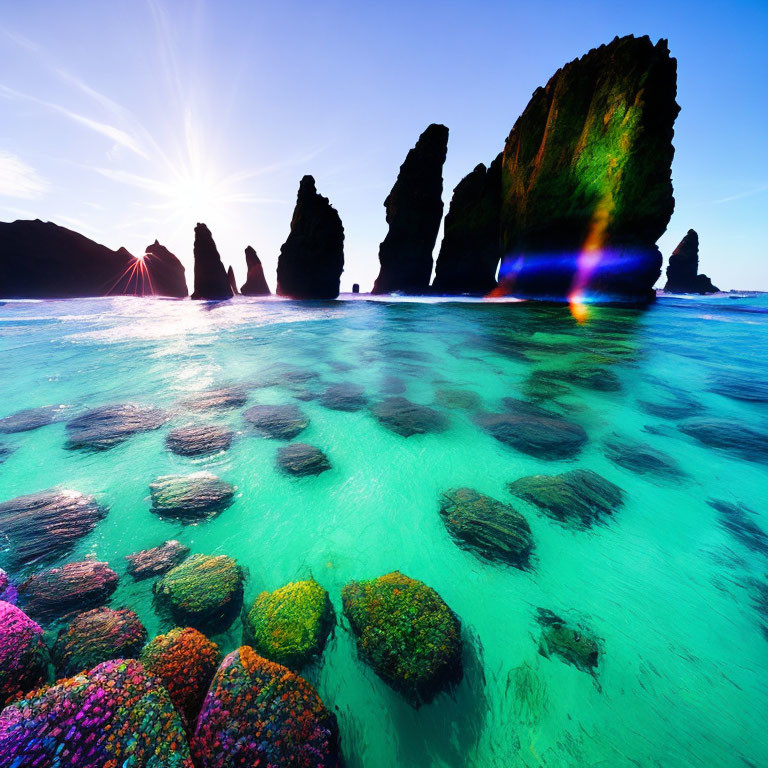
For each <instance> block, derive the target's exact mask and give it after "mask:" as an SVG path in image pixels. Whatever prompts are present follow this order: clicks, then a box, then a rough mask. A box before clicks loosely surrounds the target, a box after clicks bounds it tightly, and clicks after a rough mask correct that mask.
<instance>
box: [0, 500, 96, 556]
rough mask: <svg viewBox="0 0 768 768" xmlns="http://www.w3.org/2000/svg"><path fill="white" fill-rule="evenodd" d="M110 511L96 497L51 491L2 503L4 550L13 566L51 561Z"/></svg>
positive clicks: (0, 517) (0, 528) (0, 524)
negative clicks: (5, 547) (6, 545)
mask: <svg viewBox="0 0 768 768" xmlns="http://www.w3.org/2000/svg"><path fill="white" fill-rule="evenodd" d="M106 514H107V509H106V507H103V506H101V505H100V504H99V503H98V502H97V501H96V499H95V498H94V497H93V496H86V495H85V494H84V493H79V492H78V491H67V490H49V491H40V492H39V493H32V494H29V495H28V496H18V497H16V498H15V499H11V500H10V501H6V502H3V503H2V504H0V539H3V540H4V541H6V542H7V543H8V544H9V545H10V546H9V547H8V548H7V549H6V550H5V551H4V552H0V562H2V561H6V562H7V564H8V567H9V568H12V569H18V568H23V567H24V566H29V565H37V564H40V563H48V562H51V561H53V560H56V559H57V558H59V557H61V556H62V555H66V554H67V553H68V552H71V551H72V548H73V547H74V546H75V544H76V543H77V542H78V541H79V540H80V539H81V538H82V537H83V536H85V535H87V534H88V533H90V532H91V531H92V530H93V529H94V528H95V527H96V524H97V523H98V522H100V521H101V520H102V519H103V518H104V517H105V516H106Z"/></svg>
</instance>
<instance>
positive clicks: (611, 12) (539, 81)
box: [0, 0, 768, 290]
mask: <svg viewBox="0 0 768 768" xmlns="http://www.w3.org/2000/svg"><path fill="white" fill-rule="evenodd" d="M0 10H1V11H2V13H0V114H1V115H2V121H0V220H4V221H7V220H13V219H16V218H34V217H39V218H42V219H45V220H52V221H55V222H57V223H59V224H62V225H64V226H69V227H71V228H73V229H76V230H78V231H81V232H83V233H84V234H86V235H88V236H89V237H92V238H94V239H96V240H98V241H100V242H103V243H105V244H106V245H109V246H110V247H113V248H117V247H118V246H120V245H125V246H126V247H127V248H128V249H129V250H130V251H131V252H133V253H141V252H143V249H144V247H145V246H146V245H147V244H148V243H150V242H152V241H153V240H154V239H155V237H157V238H159V239H160V241H161V242H163V243H164V244H166V245H167V246H168V247H169V248H171V250H173V251H174V252H175V253H176V254H177V255H178V256H179V257H180V258H181V259H182V260H183V261H184V263H185V265H186V266H187V268H188V269H189V267H191V263H192V256H191V254H192V240H193V232H192V228H193V226H194V223H195V222H196V221H199V220H204V221H205V222H206V223H208V225H209V226H210V228H211V230H212V232H213V235H214V238H215V240H216V242H217V244H218V246H219V251H220V252H221V254H222V258H223V260H224V263H225V264H230V263H231V264H232V265H233V266H234V268H235V271H236V273H237V274H238V277H239V278H240V279H241V280H242V279H243V278H244V272H245V261H244V256H243V249H244V247H245V246H246V245H248V244H250V245H253V246H254V247H255V248H256V250H257V252H258V253H259V255H260V256H261V258H262V261H263V262H264V264H265V269H266V273H267V279H268V281H269V282H270V284H271V286H272V287H273V288H274V282H275V280H274V269H275V264H276V260H277V254H278V252H279V249H280V245H281V244H282V242H283V241H284V240H285V238H286V236H287V233H288V228H289V222H290V218H291V213H292V210H293V205H294V202H295V197H296V191H297V189H298V182H299V179H300V178H301V176H302V175H303V174H305V173H311V174H313V175H314V176H315V178H316V180H317V184H318V189H319V190H320V192H321V193H322V194H324V195H326V196H328V197H329V198H330V200H331V202H332V203H333V205H334V206H335V207H336V208H337V209H338V210H339V213H340V214H341V217H342V221H343V223H344V227H345V231H346V247H345V251H346V268H345V273H344V275H343V276H342V290H349V289H350V286H351V284H352V282H360V283H361V284H362V286H363V290H367V289H369V288H370V285H371V283H372V282H373V279H374V277H375V276H376V273H377V271H378V262H377V249H378V244H379V242H380V241H381V239H382V238H383V236H384V234H385V232H386V223H385V219H384V208H383V201H384V198H385V197H386V195H387V193H388V191H389V189H390V187H391V186H392V184H393V182H394V180H395V177H396V174H397V170H398V168H399V165H400V163H401V162H402V161H403V159H404V157H405V154H406V152H407V151H408V149H409V148H410V147H411V146H412V145H413V144H414V143H415V141H416V139H417V137H418V135H419V133H421V131H422V130H423V129H424V128H425V127H426V126H427V125H428V124H429V123H430V122H442V123H445V124H446V125H447V126H448V127H449V128H450V139H449V146H448V160H447V162H446V165H445V170H444V178H445V192H444V195H443V199H444V202H445V204H446V210H447V205H448V201H449V199H450V194H451V191H452V189H453V187H454V186H455V185H456V183H457V182H458V181H459V180H460V179H461V177H462V176H464V175H465V174H466V173H468V172H469V171H470V170H471V169H472V168H473V167H474V166H475V165H476V164H477V163H478V162H488V161H490V160H491V159H492V158H493V157H494V156H495V155H496V154H497V153H498V152H499V151H500V150H501V148H502V147H503V144H504V140H505V138H506V136H507V134H508V132H509V130H510V129H511V127H512V125H513V123H514V121H515V119H516V118H517V117H518V115H519V114H520V113H521V112H522V110H523V109H524V107H525V105H526V103H527V101H528V99H529V97H530V95H531V93H532V91H533V90H534V89H535V88H536V87H538V86H540V85H544V83H545V82H546V81H547V79H548V78H549V77H550V76H551V75H552V74H553V73H554V72H555V70H556V69H557V68H558V67H560V66H561V65H562V64H564V63H565V62H566V61H569V60H571V59H573V58H575V57H577V56H580V55H581V54H583V53H585V52H586V51H587V50H589V49H590V48H592V47H594V46H596V45H599V44H601V43H603V42H608V41H610V40H611V39H612V38H613V37H614V36H615V35H624V34H628V33H633V34H636V35H641V34H648V35H650V37H651V38H652V39H653V40H654V41H655V40H656V39H658V38H659V37H666V38H668V39H669V42H670V48H671V51H672V54H673V55H674V56H676V57H677V59H678V75H679V79H678V103H679V104H680V105H681V107H682V111H681V113H680V116H679V118H678V121H677V124H676V129H675V142H674V143H675V147H676V154H675V161H674V165H673V177H674V184H675V198H676V201H677V204H676V210H675V214H674V216H673V218H672V221H671V223H670V226H669V229H668V230H667V233H666V234H665V235H664V237H663V238H662V240H661V241H660V247H661V249H662V252H663V253H664V254H665V256H668V255H669V253H670V251H671V250H672V249H673V248H674V246H675V245H676V244H677V242H678V241H679V240H680V238H681V237H682V236H683V234H685V232H686V231H687V230H688V228H690V227H693V228H694V229H696V230H697V231H698V232H699V235H700V238H701V269H702V270H703V271H705V272H706V273H707V274H709V275H710V276H711V277H712V279H713V280H714V282H715V283H716V284H717V285H719V286H720V287H721V288H725V289H729V288H760V289H763V290H768V253H767V251H768V245H767V243H768V225H767V224H766V220H767V219H768V142H767V141H766V137H768V130H766V126H768V86H767V85H766V83H767V82H768V79H767V78H766V75H767V74H768V2H765V0H760V1H759V2H758V1H755V2H738V1H736V2H731V3H722V2H717V3H712V2H702V1H699V2H693V1H692V0H685V1H684V2H675V0H667V1H666V2H656V1H655V0H649V1H648V2H643V3H637V2H631V3H629V2H596V1H590V0H583V1H582V2H578V3H576V2H550V1H548V0H539V1H538V2H535V1H531V2H526V3H522V2H478V1H477V0H476V1H475V2H471V0H470V1H466V2H465V1H463V0H462V1H461V2H448V1H444V2H419V1H418V0H411V1H410V2H399V1H398V0H389V1H388V2H375V1H372V0H367V1H366V2H340V1H339V2H323V1H322V0H314V2H293V1H291V0H282V1H279V0H276V1H275V2H272V1H271V0H270V1H269V2H258V1H257V0H256V1H251V2H235V1H227V0H218V2H213V1H211V2H207V3H206V2H187V1H186V0H184V1H182V0H178V1H173V2H171V1H170V0H165V1H164V2H160V0H130V1H128V0H110V2H107V3H105V2H103V1H102V0H99V1H98V2H92V1H91V0H71V1H70V2H67V3H61V2H54V1H53V0H49V1H48V2H42V1H41V0H25V2H23V3H19V2H16V1H15V0H0Z"/></svg>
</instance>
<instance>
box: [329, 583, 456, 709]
mask: <svg viewBox="0 0 768 768" xmlns="http://www.w3.org/2000/svg"><path fill="white" fill-rule="evenodd" d="M341 597H342V601H343V604H344V615H345V616H346V617H347V619H348V620H349V624H350V627H351V629H352V632H353V633H354V634H355V636H356V637H357V649H358V652H359V653H360V656H361V657H362V658H363V659H364V660H365V661H366V662H368V663H369V664H370V665H371V667H373V669H374V671H375V672H376V674H377V675H379V677H381V679H382V680H384V682H386V683H387V684H388V685H390V686H391V687H392V688H394V689H395V690H396V691H399V692H400V693H401V694H402V695H403V696H405V698H406V699H407V700H408V701H409V702H410V703H411V704H412V705H413V706H414V707H419V706H421V705H422V704H428V703H429V702H430V701H432V699H434V698H435V696H436V695H437V694H438V693H439V692H440V691H443V690H445V689H447V688H449V687H450V686H452V685H454V684H456V683H458V682H459V681H460V680H461V678H462V675H463V668H462V661H461V651H462V645H461V623H460V621H459V619H458V618H457V616H456V615H455V614H454V613H453V611H452V610H451V609H450V608H449V607H448V606H447V605H446V604H445V602H444V601H443V599H442V598H441V597H440V595H438V594H437V592H435V590H434V589H432V588H431V587H428V586H427V585H426V584H424V583H423V582H421V581H417V580H416V579H410V578H408V577H407V576H404V575H403V574H402V573H400V572H399V571H394V572H393V573H388V574H386V575H384V576H380V577H379V578H378V579H371V580H369V581H352V582H350V583H349V584H347V585H346V586H345V587H344V589H343V590H342V593H341Z"/></svg>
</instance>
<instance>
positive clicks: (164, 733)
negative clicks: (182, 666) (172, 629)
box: [0, 660, 193, 768]
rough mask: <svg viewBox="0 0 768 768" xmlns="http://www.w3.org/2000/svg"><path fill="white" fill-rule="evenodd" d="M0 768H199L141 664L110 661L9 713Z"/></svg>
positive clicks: (1, 716)
mask: <svg viewBox="0 0 768 768" xmlns="http://www.w3.org/2000/svg"><path fill="white" fill-rule="evenodd" d="M0 765H2V766H4V767H5V766H8V767H9V768H10V766H14V767H16V766H18V767H19V768H21V766H24V767H25V768H26V767H27V766H40V768H46V767H47V768H50V767H52V766H67V767H68V768H96V767H97V766H98V767H99V768H117V766H128V765H130V766H131V767H132V768H160V766H162V768H193V765H192V760H191V758H190V755H189V746H188V744H187V739H186V735H185V732H184V727H183V725H182V722H181V718H180V717H179V715H178V713H177V712H176V710H175V709H174V707H173V704H172V703H171V699H170V697H169V696H168V693H167V692H166V690H165V689H164V688H163V687H162V686H161V685H159V684H158V681H157V678H155V677H154V676H153V675H150V674H147V672H146V670H145V669H144V667H143V666H142V665H141V664H140V663H139V662H138V661H135V660H127V661H126V660H117V661H106V662H104V663H103V664H99V665H98V666H97V667H94V668H93V669H92V670H90V671H89V672H87V673H85V674H82V675H77V676H75V677H72V678H69V679H65V680H60V681H59V682H57V683H56V684H55V685H52V686H49V687H47V688H41V689H40V690H38V691H35V692H34V693H31V694H29V695H28V696H27V697H26V698H25V699H23V700H21V701H18V702H16V703H14V704H11V705H10V706H8V707H6V708H5V709H4V710H3V711H2V712H0Z"/></svg>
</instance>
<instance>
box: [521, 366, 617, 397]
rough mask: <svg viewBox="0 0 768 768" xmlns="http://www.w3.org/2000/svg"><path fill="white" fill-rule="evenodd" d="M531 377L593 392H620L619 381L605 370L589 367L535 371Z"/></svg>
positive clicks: (614, 374) (613, 374)
mask: <svg viewBox="0 0 768 768" xmlns="http://www.w3.org/2000/svg"><path fill="white" fill-rule="evenodd" d="M532 375H534V376H536V377H538V378H539V380H540V381H547V380H548V381H554V382H562V383H566V384H573V385H574V386H576V387H582V388H583V389H591V390H594V391H595V392H618V391H620V390H621V379H620V378H619V377H618V375H617V374H616V373H614V372H613V371H609V370H608V369H607V368H599V367H597V366H589V365H575V366H571V367H569V368H568V369H566V370H558V371H535V372H534V373H533V374H532Z"/></svg>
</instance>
